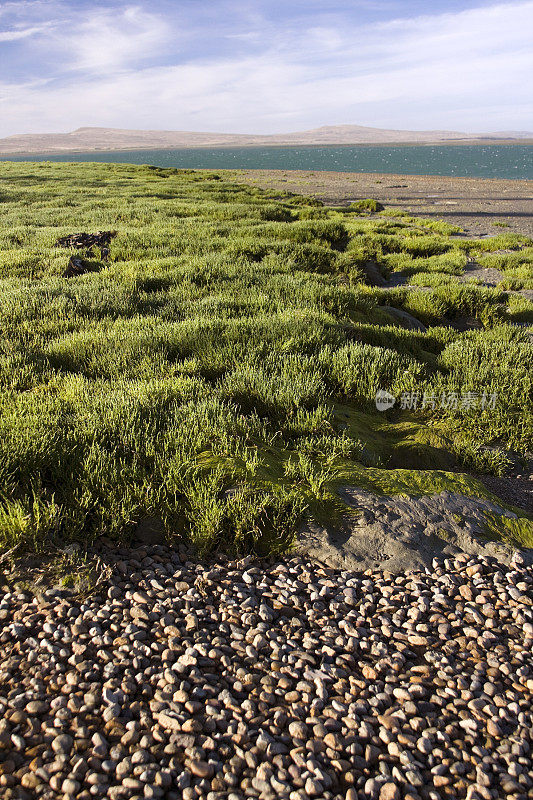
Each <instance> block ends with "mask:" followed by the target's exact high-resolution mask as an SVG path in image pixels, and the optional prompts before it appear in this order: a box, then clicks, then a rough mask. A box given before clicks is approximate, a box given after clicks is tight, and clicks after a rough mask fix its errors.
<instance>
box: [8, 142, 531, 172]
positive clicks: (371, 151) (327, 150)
mask: <svg viewBox="0 0 533 800" xmlns="http://www.w3.org/2000/svg"><path fill="white" fill-rule="evenodd" d="M0 160H2V161H8V160H9V161H103V162H118V163H128V164H153V165H155V166H158V167H181V168H186V169H203V168H207V169H287V170H288V169H303V170H316V171H319V170H327V171H331V172H384V173H387V172H390V173H396V174H400V175H453V176H461V177H467V178H533V145H520V144H515V145H493V144H491V145H453V146H445V145H439V146H430V145H425V146H409V147H405V146H397V147H391V146H388V145H357V146H356V147H334V146H329V147H316V146H306V147H300V146H295V147H213V148H182V149H176V150H130V151H114V152H100V153H65V154H61V155H55V154H54V155H38V156H35V155H32V156H9V157H7V156H1V157H0Z"/></svg>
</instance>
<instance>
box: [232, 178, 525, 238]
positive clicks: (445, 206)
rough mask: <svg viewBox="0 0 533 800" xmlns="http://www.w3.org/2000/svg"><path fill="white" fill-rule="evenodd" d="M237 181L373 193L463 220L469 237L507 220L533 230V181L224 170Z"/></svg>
mask: <svg viewBox="0 0 533 800" xmlns="http://www.w3.org/2000/svg"><path fill="white" fill-rule="evenodd" d="M222 172H227V173H228V175H231V177H232V179H233V180H235V181H237V182H242V183H246V184H249V185H253V186H260V187H262V188H265V189H280V190H283V191H287V192H295V193H297V194H303V195H305V196H309V197H316V198H318V199H320V200H323V201H324V203H326V204H327V205H337V204H339V205H346V204H348V203H349V202H350V200H357V199H360V198H363V197H373V198H375V199H376V200H379V201H380V202H381V203H383V204H384V205H385V206H386V207H387V208H397V209H399V210H400V209H401V210H404V211H408V212H409V213H410V214H415V215H420V216H423V217H426V218H429V219H443V220H446V221H447V222H450V223H451V224H452V225H459V226H460V227H461V228H463V230H464V231H465V233H467V234H468V235H469V236H494V235H496V234H497V233H498V232H499V231H498V228H499V227H500V226H501V225H505V227H506V228H508V229H509V231H514V232H515V233H522V234H524V235H526V236H531V235H533V181H531V180H499V179H492V178H491V179H486V178H455V177H444V176H440V175H393V174H381V173H377V172H376V173H374V172H369V173H356V172H318V171H315V172H310V171H304V170H236V171H229V170H223V171H222Z"/></svg>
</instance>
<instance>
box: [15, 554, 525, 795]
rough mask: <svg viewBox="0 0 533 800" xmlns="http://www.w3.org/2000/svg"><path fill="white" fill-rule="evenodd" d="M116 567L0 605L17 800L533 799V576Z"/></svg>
mask: <svg viewBox="0 0 533 800" xmlns="http://www.w3.org/2000/svg"><path fill="white" fill-rule="evenodd" d="M106 558H107V560H108V562H109V564H110V565H111V570H110V574H109V576H108V577H107V578H106V579H105V581H104V582H103V583H102V584H100V585H99V586H98V588H97V591H96V593H95V594H94V595H92V596H89V597H86V598H76V597H75V596H74V595H73V594H72V593H70V592H69V591H68V590H61V592H60V593H57V594H56V593H55V592H56V590H48V593H47V592H46V591H45V593H44V598H45V600H44V601H43V598H42V597H41V598H40V599H37V598H34V597H32V596H31V595H30V594H29V593H26V592H22V591H20V592H10V591H8V590H7V587H6V588H5V589H4V590H2V593H0V619H1V620H2V627H1V628H0V642H1V646H2V660H1V662H0V794H1V795H2V796H4V795H5V796H6V798H13V800H14V798H28V800H29V798H30V797H33V796H35V797H42V798H43V800H55V799H56V798H57V800H70V798H76V799H78V798H79V800H93V798H95V800H99V798H105V797H109V798H110V800H130V798H131V800H148V799H149V798H162V800H181V798H183V800H245V799H246V798H259V800H273V798H275V797H279V798H282V799H283V800H309V798H320V800H322V799H323V800H445V798H450V800H454V798H470V799H471V800H479V799H480V798H481V800H494V798H499V797H506V800H525V798H527V797H529V796H533V779H532V778H531V775H532V774H533V769H532V766H533V765H532V757H531V751H532V735H531V731H532V730H533V717H532V708H533V703H532V701H533V665H532V662H531V639H532V636H533V619H532V614H533V611H532V609H533V604H532V601H531V598H532V595H533V591H532V590H533V568H532V567H530V566H528V565H527V564H526V563H525V560H524V559H522V560H520V558H518V557H517V558H514V559H513V562H512V564H511V566H510V567H509V568H506V567H503V566H502V565H501V563H497V562H496V561H492V560H491V559H490V558H488V557H484V556H483V557H480V556H476V557H473V556H470V555H467V554H458V555H457V556H453V557H452V556H450V557H447V558H444V559H441V560H437V559H435V560H434V562H433V564H432V565H431V567H428V568H427V569H426V570H425V571H424V572H417V573H416V572H413V573H407V574H403V575H401V574H400V575H393V574H391V573H389V572H386V571H385V570H378V569H374V570H367V571H366V572H364V573H357V572H348V571H341V570H333V569H330V568H327V567H325V566H323V565H319V564H317V563H313V562H311V561H308V560H306V559H304V558H301V557H297V558H287V559H284V560H279V561H277V562H275V561H269V562H266V563H263V564H261V563H259V562H258V563H256V562H254V561H253V559H243V560H241V561H230V560H228V559H225V560H224V559H220V560H219V561H216V562H212V563H209V564H197V563H194V562H192V561H187V560H185V559H186V556H185V555H184V554H181V555H179V554H177V553H175V552H173V551H172V550H170V549H168V548H166V547H163V546H161V545H152V546H147V547H144V548H140V549H137V550H129V551H128V550H125V549H124V550H120V551H119V552H118V553H113V551H106Z"/></svg>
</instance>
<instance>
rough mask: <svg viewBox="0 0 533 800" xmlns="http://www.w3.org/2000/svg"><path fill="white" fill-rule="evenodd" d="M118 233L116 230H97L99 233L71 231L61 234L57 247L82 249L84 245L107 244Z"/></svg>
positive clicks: (98, 245)
mask: <svg viewBox="0 0 533 800" xmlns="http://www.w3.org/2000/svg"><path fill="white" fill-rule="evenodd" d="M116 235H117V232H116V231H97V233H71V234H70V235H69V236H61V237H60V238H59V239H58V240H57V242H56V244H55V246H56V247H75V248H76V249H77V250H81V249H82V248H83V247H87V248H88V247H93V246H94V245H96V246H97V247H102V246H106V245H108V244H109V242H110V241H111V239H113V238H114V237H115V236H116Z"/></svg>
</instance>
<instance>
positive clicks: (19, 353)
mask: <svg viewBox="0 0 533 800" xmlns="http://www.w3.org/2000/svg"><path fill="white" fill-rule="evenodd" d="M0 207H1V210H2V216H1V220H0V283H1V286H0V292H1V296H2V301H1V306H0V329H1V337H0V385H1V395H0V481H1V485H2V498H1V504H0V546H1V547H2V548H3V549H4V550H5V549H15V550H17V549H22V548H30V549H33V550H36V551H42V550H45V549H47V548H50V547H53V546H56V547H57V546H62V545H64V544H65V543H67V542H72V541H80V542H89V541H91V540H93V539H94V538H95V537H97V536H99V535H102V534H105V535H106V536H108V537H111V538H115V539H117V540H125V539H127V538H128V536H129V535H130V534H131V533H132V531H134V530H135V527H136V525H137V524H138V522H139V521H140V520H142V519H143V518H145V517H152V516H155V517H158V518H161V519H162V520H163V522H164V525H165V527H166V530H167V533H168V535H169V537H172V536H187V537H189V538H190V539H192V541H193V543H194V544H195V545H196V546H197V547H198V548H199V550H200V551H201V552H206V551H208V550H209V549H211V548H213V547H215V546H221V545H222V546H225V547H227V548H228V549H232V550H233V551H237V552H245V551H250V550H254V549H260V550H262V551H265V550H266V549H267V550H269V551H270V552H276V551H279V550H283V549H285V548H287V547H288V546H289V545H290V542H291V539H292V537H293V535H294V532H295V530H296V529H297V526H298V521H299V519H300V518H301V515H302V513H303V512H304V511H305V510H306V509H308V510H310V511H312V513H315V514H316V515H319V514H321V513H324V514H330V513H332V509H333V510H334V509H336V508H338V499H336V496H335V487H337V486H338V485H340V484H341V483H343V482H344V483H346V482H349V481H352V482H355V483H357V484H358V485H360V486H364V487H371V488H372V489H373V490H374V491H383V492H391V491H392V492H394V491H408V492H412V493H423V492H433V491H435V490H439V489H440V488H446V489H452V490H455V491H464V492H465V493H472V491H468V488H469V487H470V489H472V487H473V486H474V485H475V490H476V491H478V490H479V491H480V492H481V487H480V485H478V484H477V482H475V481H474V479H473V478H469V477H468V476H466V475H463V474H461V470H466V469H476V470H488V471H494V472H496V473H498V472H501V471H503V470H504V469H505V467H506V464H507V455H506V448H512V449H513V450H514V451H515V452H518V453H524V452H526V451H527V450H528V449H530V448H531V445H532V442H531V431H532V429H533V425H532V417H531V375H532V374H533V369H532V367H533V358H532V353H531V345H530V343H529V339H528V335H527V331H526V329H525V327H524V326H525V325H526V324H527V323H528V321H530V320H531V317H530V313H531V309H530V305H531V304H529V305H528V301H526V300H525V298H517V297H516V296H514V295H509V294H508V293H507V292H506V291H504V290H503V288H502V289H500V288H497V289H486V288H483V287H479V286H464V285H460V284H458V283H457V282H456V276H457V275H459V274H461V272H462V271H463V270H464V266H465V264H466V258H467V256H468V255H474V256H475V257H479V258H480V259H483V258H484V259H489V258H491V257H492V258H495V257H496V256H497V255H498V253H499V251H501V250H502V249H505V250H507V251H509V253H508V255H509V256H513V258H511V257H510V260H509V262H508V263H509V267H508V268H509V271H510V273H512V280H513V281H514V284H513V285H516V282H517V281H522V280H523V281H526V277H525V276H523V275H522V272H523V271H524V268H525V266H527V264H528V263H531V262H530V261H527V259H528V258H529V257H530V254H531V252H532V245H533V243H532V242H531V241H530V240H528V239H526V238H525V237H522V236H518V235H516V234H509V233H504V234H500V235H498V236H496V237H494V240H486V239H485V240H483V241H482V242H479V241H476V240H472V241H467V240H465V239H463V238H460V237H459V236H457V233H458V229H456V228H454V227H453V226H450V225H448V224H447V223H445V222H442V223H441V222H439V221H435V220H431V221H425V220H420V219H418V218H413V217H408V216H406V215H401V214H400V215H399V214H395V215H391V214H388V213H387V211H384V212H379V211H375V210H373V208H374V207H373V206H372V207H371V206H370V204H367V205H366V206H364V207H360V208H355V209H354V208H347V209H328V208H325V207H323V206H321V204H320V203H318V202H317V201H312V200H309V199H305V198H302V197H298V196H292V195H284V194H280V193H273V192H264V191H261V190H259V189H255V188H250V187H246V186H243V185H232V184H231V183H229V182H228V181H227V180H226V179H223V178H221V176H220V175H218V174H216V173H215V174H210V173H205V172H201V173H199V172H193V171H180V170H161V169H154V168H150V167H136V166H129V165H116V164H109V165H106V164H75V165H69V164H47V163H39V164H33V163H18V164H10V163H6V162H4V163H2V164H1V165H0ZM367 211H368V213H367ZM97 230H114V231H116V232H117V235H116V237H115V238H114V239H113V240H112V242H111V245H110V256H109V261H106V262H104V261H102V260H101V259H100V255H101V254H100V253H99V252H98V250H95V251H94V250H93V252H91V253H88V252H87V253H84V252H83V251H82V252H81V253H79V255H80V256H81V257H82V258H86V259H87V260H89V261H90V262H91V267H92V269H93V270H94V271H91V272H90V273H88V274H86V275H82V276H79V277H75V278H70V279H68V278H63V277H61V276H62V273H63V271H64V270H65V267H66V265H67V262H68V259H69V257H70V256H71V255H72V254H73V252H74V251H69V250H65V249H63V248H60V247H56V246H55V242H56V240H57V239H58V238H59V237H61V236H65V235H68V234H71V233H76V232H80V231H87V232H95V231H97ZM500 255H501V254H500ZM523 259H525V260H523ZM369 260H370V261H372V262H373V263H374V264H376V265H377V267H378V268H379V269H380V270H381V271H382V273H383V274H384V275H386V276H387V275H391V274H392V273H397V272H400V273H402V274H405V275H409V276H410V278H411V277H413V276H414V278H416V277H417V276H426V275H430V276H432V280H433V282H432V283H431V284H430V286H431V288H430V289H429V290H428V289H427V286H428V284H424V286H425V287H426V288H424V290H423V291H422V290H420V291H416V290H411V291H407V290H406V289H403V288H401V287H400V288H398V289H394V290H388V289H383V288H374V287H370V286H367V285H366V284H365V278H364V270H363V269H362V267H363V266H364V264H365V263H366V262H368V261H369ZM506 263H507V262H506ZM506 268H507V267H504V266H503V265H502V269H506ZM517 270H518V271H519V272H518V273H517V272H516V271H517ZM521 276H522V277H521ZM388 307H389V308H390V307H396V308H399V309H403V310H405V311H407V312H409V313H410V314H412V315H414V316H415V317H417V318H418V319H419V320H420V321H422V322H423V323H424V324H426V325H427V326H428V330H427V332H420V331H413V330H409V329H407V328H406V327H404V326H403V323H402V322H401V320H400V319H398V320H397V321H395V320H394V319H393V318H391V316H390V314H388V313H387V308H388ZM465 315H466V316H468V318H471V319H473V320H475V322H476V325H477V327H476V328H475V329H472V330H467V331H463V332H461V331H459V330H455V329H454V327H453V321H454V319H457V318H459V317H463V316H465ZM516 323H520V325H517V324H516ZM378 389H385V390H387V391H389V392H391V393H392V394H394V395H395V396H397V397H400V396H401V395H402V393H403V394H406V393H407V394H408V393H413V392H416V393H418V394H419V395H420V396H423V395H424V393H425V394H426V395H427V396H434V397H436V398H438V397H440V396H443V395H445V396H449V395H450V394H455V395H456V396H457V397H459V398H460V397H461V396H462V395H464V394H465V393H467V392H473V393H476V394H477V395H478V396H481V394H482V393H485V394H487V395H495V396H496V401H495V405H494V407H492V406H491V407H489V408H485V409H480V408H479V407H472V406H471V405H470V406H468V405H467V406H461V404H460V403H459V407H458V408H457V409H454V408H451V409H441V408H439V407H438V405H437V407H436V408H432V407H431V406H426V407H425V408H423V409H422V408H418V409H415V410H410V411H409V410H401V409H400V408H398V406H396V407H395V408H393V409H391V410H390V411H387V412H384V413H379V412H377V411H376V409H375V405H374V398H375V394H376V391H377V390H378ZM511 535H513V534H512V532H511ZM518 538H520V537H518Z"/></svg>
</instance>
